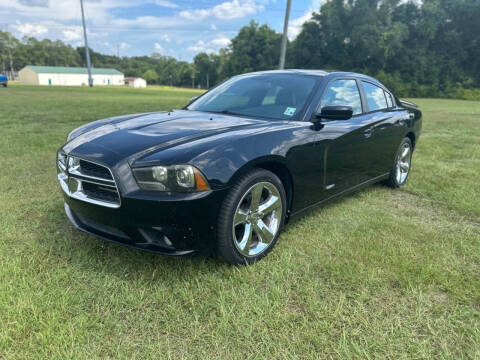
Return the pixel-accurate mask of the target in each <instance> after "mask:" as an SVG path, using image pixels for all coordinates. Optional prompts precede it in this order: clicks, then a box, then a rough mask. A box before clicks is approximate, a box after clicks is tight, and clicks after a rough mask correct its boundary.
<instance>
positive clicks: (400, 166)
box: [395, 142, 412, 185]
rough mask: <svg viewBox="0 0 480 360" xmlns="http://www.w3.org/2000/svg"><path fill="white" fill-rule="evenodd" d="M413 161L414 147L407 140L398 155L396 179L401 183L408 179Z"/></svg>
mask: <svg viewBox="0 0 480 360" xmlns="http://www.w3.org/2000/svg"><path fill="white" fill-rule="evenodd" d="M411 161H412V148H411V146H410V144H409V143H408V142H405V143H404V144H403V145H402V147H401V148H400V151H399V152H398V156H397V167H396V173H395V179H396V180H397V183H398V184H399V185H401V184H403V183H404V182H405V180H407V176H408V172H409V171H410V163H411Z"/></svg>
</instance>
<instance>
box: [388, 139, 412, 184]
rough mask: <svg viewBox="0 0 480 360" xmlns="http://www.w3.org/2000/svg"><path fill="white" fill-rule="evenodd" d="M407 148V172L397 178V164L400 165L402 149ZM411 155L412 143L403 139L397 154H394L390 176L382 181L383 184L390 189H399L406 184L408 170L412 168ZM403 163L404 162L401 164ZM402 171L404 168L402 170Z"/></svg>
mask: <svg viewBox="0 0 480 360" xmlns="http://www.w3.org/2000/svg"><path fill="white" fill-rule="evenodd" d="M406 147H408V148H409V152H408V170H407V171H406V174H402V176H400V177H399V176H398V171H399V169H398V168H399V162H400V163H402V161H401V160H402V152H403V151H404V149H405V148H406ZM412 153H413V145H412V141H411V140H410V139H409V138H408V137H405V138H404V139H403V140H402V141H401V142H400V145H399V146H398V149H397V152H396V153H395V159H394V160H393V166H392V169H391V170H390V175H389V177H388V179H387V180H385V181H384V184H385V185H387V186H389V187H391V188H399V187H401V186H403V185H405V183H406V182H407V179H408V176H409V175H410V169H411V167H412ZM403 163H405V162H403ZM403 169H404V168H403Z"/></svg>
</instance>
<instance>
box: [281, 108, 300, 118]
mask: <svg viewBox="0 0 480 360" xmlns="http://www.w3.org/2000/svg"><path fill="white" fill-rule="evenodd" d="M295 110H297V108H294V107H287V108H286V109H285V111H284V112H283V115H287V116H293V114H295Z"/></svg>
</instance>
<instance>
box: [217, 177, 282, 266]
mask: <svg viewBox="0 0 480 360" xmlns="http://www.w3.org/2000/svg"><path fill="white" fill-rule="evenodd" d="M272 186H273V187H272ZM255 189H260V190H257V192H256V193H257V194H258V193H261V194H262V195H261V197H259V201H258V204H259V205H258V207H257V208H258V209H260V208H261V207H265V204H267V202H268V200H269V199H270V201H275V202H274V203H275V204H277V205H275V206H271V208H273V207H277V206H279V205H278V203H277V202H278V201H281V203H280V204H281V210H280V209H274V210H272V211H271V212H268V211H267V210H265V214H263V211H260V212H255V211H253V212H252V211H250V209H252V206H253V207H255V205H252V204H253V197H254V195H253V194H254V192H255ZM275 199H277V200H275ZM286 199H287V197H286V194H285V189H284V186H283V184H282V181H281V180H280V179H279V178H278V176H277V175H275V174H274V173H272V172H270V171H267V170H264V169H254V170H252V171H250V172H249V173H247V174H246V175H244V176H242V177H241V178H240V179H239V180H238V181H237V182H236V183H235V185H234V186H233V187H232V189H231V190H230V193H229V194H228V195H227V197H226V198H225V200H224V201H223V204H222V206H221V209H220V214H219V217H218V223H217V234H216V235H217V236H216V249H217V253H218V255H219V256H220V257H221V258H222V259H223V260H225V261H226V262H228V263H230V264H233V265H248V264H251V263H254V262H256V261H258V260H260V259H261V258H263V257H264V256H266V255H267V254H268V253H269V252H270V251H271V250H272V249H273V247H274V246H275V244H276V242H277V240H278V237H279V235H280V233H281V231H282V229H283V225H284V223H285V214H286V210H287V201H286ZM262 201H263V202H262ZM244 205H247V208H248V209H245V210H243V209H242V206H244ZM239 212H242V213H243V212H247V213H248V215H246V217H245V218H246V219H247V220H246V221H245V222H242V223H239V224H238V225H236V226H234V218H236V215H242V214H239ZM267 214H269V215H267ZM242 216H245V215H242ZM259 220H260V221H262V223H263V224H267V222H269V224H270V225H268V226H269V229H270V226H272V228H276V232H275V235H274V237H273V240H271V241H266V243H268V245H265V244H264V243H263V240H262V238H261V236H260V235H257V234H258V233H259V231H257V230H258V227H255V226H256V225H255V224H259V222H258V221H259ZM265 221H266V222H265ZM262 223H260V224H262ZM247 224H248V225H247ZM272 224H273V225H272ZM242 226H243V230H242ZM247 226H248V229H249V230H250V231H249V232H248V231H247ZM239 228H240V233H241V232H242V231H243V233H244V236H243V237H242V239H244V238H245V234H247V233H250V234H251V235H250V237H249V238H250V241H249V242H248V241H247V242H246V243H245V248H244V249H243V252H244V253H242V249H240V246H241V243H240V242H239V241H237V230H239ZM234 233H235V234H234ZM271 234H272V232H270V231H269V232H268V234H267V235H268V237H270V236H271ZM268 237H267V236H266V237H265V238H266V239H267V240H268ZM247 244H249V246H248V249H247ZM264 246H266V247H264ZM257 248H258V249H263V250H262V251H261V252H260V253H258V254H256V253H254V252H255V251H257ZM245 252H246V253H250V252H252V254H251V255H250V254H249V255H247V254H245Z"/></svg>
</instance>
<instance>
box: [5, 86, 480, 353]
mask: <svg viewBox="0 0 480 360" xmlns="http://www.w3.org/2000/svg"><path fill="white" fill-rule="evenodd" d="M195 94H198V92H195V91H191V90H190V91H189V90H180V89H169V90H166V89H162V88H159V87H157V88H151V89H145V90H139V89H127V88H122V89H120V88H95V89H88V88H61V87H51V88H45V87H27V86H11V87H8V88H6V89H3V88H0V110H1V112H2V113H1V116H0V135H1V141H0V154H1V157H0V165H1V166H0V169H1V171H0V358H1V359H93V358H101V359H105V358H110V359H147V358H158V359H307V358H311V359H317V358H318V359H320V358H340V359H354V358H369V359H373V358H378V359H420V358H434V359H480V178H479V175H480V102H468V101H456V100H433V99H428V100H427V99H414V100H413V101H414V102H416V103H418V104H419V105H420V106H421V109H422V110H423V112H424V130H423V135H422V137H421V139H420V141H419V143H418V147H417V150H416V152H415V154H414V158H413V170H412V173H411V177H410V178H409V181H408V184H407V186H406V187H404V188H402V189H401V190H391V189H388V188H385V187H383V186H381V185H376V186H373V187H370V188H368V189H366V190H363V191H361V192H358V193H356V194H353V195H351V196H348V197H344V198H343V199H340V200H338V201H336V202H335V203H332V204H330V205H328V206H327V207H325V208H321V209H316V210H313V211H310V212H309V213H308V214H306V215H305V216H303V217H302V218H300V219H297V220H296V221H293V222H292V223H290V224H289V225H288V226H287V227H286V229H285V232H284V234H283V235H282V236H281V237H280V241H279V243H278V244H277V247H276V248H275V250H274V251H273V252H272V253H271V254H270V255H269V256H268V257H267V258H265V259H264V260H262V261H261V262H259V263H257V264H255V265H253V266H250V267H242V268H235V267H231V266H228V265H225V264H223V263H222V262H220V261H219V260H217V259H214V258H201V257H194V258H168V257H164V256H159V255H154V254H149V253H144V252H140V251H138V250H133V249H128V248H125V247H122V246H118V245H114V244H110V243H106V242H104V241H102V240H99V239H97V238H95V237H92V236H88V235H86V234H84V233H81V232H79V231H77V230H75V229H74V228H73V227H72V226H71V225H70V223H69V222H68V220H67V218H66V216H65V215H64V211H63V203H62V196H61V191H60V188H59V185H58V184H57V181H56V170H55V152H56V150H57V149H58V148H59V147H60V146H61V145H62V144H63V142H64V140H65V137H66V135H67V133H68V132H69V131H70V130H72V129H73V128H75V127H77V126H79V125H81V124H83V123H86V122H89V121H92V120H96V119H99V118H104V117H108V116H112V115H119V114H126V113H135V112H143V111H153V110H165V109H170V108H178V107H180V106H182V105H184V104H185V103H186V101H187V100H188V99H189V98H190V97H192V96H195Z"/></svg>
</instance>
